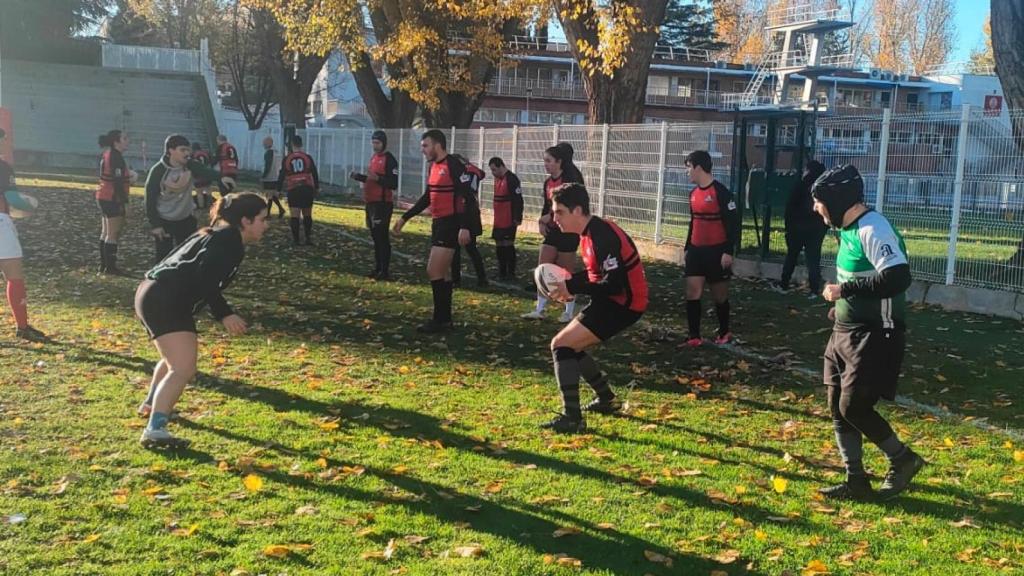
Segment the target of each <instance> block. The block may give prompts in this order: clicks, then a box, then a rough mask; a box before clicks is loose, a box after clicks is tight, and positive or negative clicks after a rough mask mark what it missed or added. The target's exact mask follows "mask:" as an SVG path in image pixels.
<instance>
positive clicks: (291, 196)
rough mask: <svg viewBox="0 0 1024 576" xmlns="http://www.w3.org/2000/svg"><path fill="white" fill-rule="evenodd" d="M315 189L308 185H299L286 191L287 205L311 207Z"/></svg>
mask: <svg viewBox="0 0 1024 576" xmlns="http://www.w3.org/2000/svg"><path fill="white" fill-rule="evenodd" d="M314 198H316V190H314V189H313V188H310V187H309V186H299V187H298V188H293V189H291V190H289V191H288V206H290V207H292V208H300V209H301V208H312V207H313V199H314Z"/></svg>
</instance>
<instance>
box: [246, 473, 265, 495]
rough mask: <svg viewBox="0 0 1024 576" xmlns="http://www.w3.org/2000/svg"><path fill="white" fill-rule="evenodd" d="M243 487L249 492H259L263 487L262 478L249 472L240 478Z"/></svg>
mask: <svg viewBox="0 0 1024 576" xmlns="http://www.w3.org/2000/svg"><path fill="white" fill-rule="evenodd" d="M242 484H245V489H246V490H248V491H249V492H259V491H260V490H262V489H263V479H262V478H260V477H259V476H257V475H255V474H249V475H248V476H246V477H245V478H244V479H243V480H242Z"/></svg>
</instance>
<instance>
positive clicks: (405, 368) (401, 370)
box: [398, 366, 411, 375]
mask: <svg viewBox="0 0 1024 576" xmlns="http://www.w3.org/2000/svg"><path fill="white" fill-rule="evenodd" d="M409 372H411V370H410V368H409V367H408V366H402V367H401V368H399V369H398V373H399V374H403V375H404V374H408V373H409Z"/></svg>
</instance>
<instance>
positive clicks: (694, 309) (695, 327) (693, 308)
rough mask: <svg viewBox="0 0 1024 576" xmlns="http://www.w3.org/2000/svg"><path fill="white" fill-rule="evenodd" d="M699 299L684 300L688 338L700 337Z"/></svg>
mask: <svg viewBox="0 0 1024 576" xmlns="http://www.w3.org/2000/svg"><path fill="white" fill-rule="evenodd" d="M700 315H701V310H700V300H687V301H686V323H687V325H688V326H689V329H690V338H700Z"/></svg>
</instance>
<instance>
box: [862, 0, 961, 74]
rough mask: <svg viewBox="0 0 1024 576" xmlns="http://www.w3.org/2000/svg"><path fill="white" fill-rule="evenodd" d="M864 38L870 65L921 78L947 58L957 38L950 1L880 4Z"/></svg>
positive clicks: (884, 0) (903, 0)
mask: <svg viewBox="0 0 1024 576" xmlns="http://www.w3.org/2000/svg"><path fill="white" fill-rule="evenodd" d="M873 15H874V26H873V27H872V30H871V34H870V35H869V36H867V37H866V42H865V43H864V44H865V51H866V53H867V55H868V58H869V59H870V61H871V64H872V65H874V66H876V67H878V68H886V69H888V70H894V71H896V72H899V73H910V72H913V73H915V74H923V73H924V72H925V70H927V69H928V68H932V67H934V66H937V65H938V64H941V63H942V62H944V61H945V60H946V57H947V56H949V52H950V50H951V49H952V46H953V40H954V39H955V38H956V27H955V22H954V16H955V13H954V7H953V0H879V1H877V2H875V5H874V10H873Z"/></svg>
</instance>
